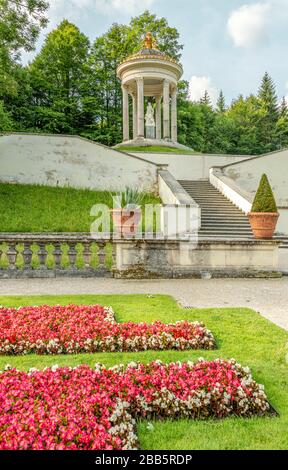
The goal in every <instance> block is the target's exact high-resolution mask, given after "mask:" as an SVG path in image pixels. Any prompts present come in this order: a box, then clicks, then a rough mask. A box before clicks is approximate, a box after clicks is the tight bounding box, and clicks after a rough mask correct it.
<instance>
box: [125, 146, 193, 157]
mask: <svg viewBox="0 0 288 470" xmlns="http://www.w3.org/2000/svg"><path fill="white" fill-rule="evenodd" d="M117 150H120V151H122V152H127V153H129V152H143V153H144V152H145V153H149V152H152V153H176V154H179V155H193V154H195V153H197V154H199V152H194V151H193V150H192V149H191V150H185V149H177V148H173V147H165V146H163V147H161V146H157V145H150V146H148V147H140V146H139V147H137V146H134V147H129V146H128V147H125V146H124V147H119V148H118V149H117Z"/></svg>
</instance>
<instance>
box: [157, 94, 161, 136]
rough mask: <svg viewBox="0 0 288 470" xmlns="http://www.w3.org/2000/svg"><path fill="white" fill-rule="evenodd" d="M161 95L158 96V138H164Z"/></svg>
mask: <svg viewBox="0 0 288 470" xmlns="http://www.w3.org/2000/svg"><path fill="white" fill-rule="evenodd" d="M161 118H162V116H161V96H157V97H156V139H158V140H160V139H161V138H162V119H161Z"/></svg>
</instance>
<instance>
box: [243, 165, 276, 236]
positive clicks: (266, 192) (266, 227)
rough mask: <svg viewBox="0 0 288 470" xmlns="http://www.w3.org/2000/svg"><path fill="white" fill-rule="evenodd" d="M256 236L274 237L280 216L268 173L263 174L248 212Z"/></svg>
mask: <svg viewBox="0 0 288 470" xmlns="http://www.w3.org/2000/svg"><path fill="white" fill-rule="evenodd" d="M248 216H249V220H250V224H251V227H252V230H253V234H254V237H255V238H265V239H266V238H272V237H273V235H274V232H275V228H276V225H277V221H278V218H279V214H278V210H277V205H276V201H275V197H274V194H273V191H272V188H271V186H270V183H269V180H268V178H267V175H265V174H264V175H263V176H262V178H261V181H260V184H259V187H258V190H257V193H256V195H255V198H254V202H253V205H252V209H251V212H250V213H249V214H248Z"/></svg>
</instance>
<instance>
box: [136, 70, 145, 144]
mask: <svg viewBox="0 0 288 470" xmlns="http://www.w3.org/2000/svg"><path fill="white" fill-rule="evenodd" d="M137 111H138V113H137V114H138V126H137V127H138V129H137V137H140V138H144V137H145V125H144V79H143V78H138V79H137Z"/></svg>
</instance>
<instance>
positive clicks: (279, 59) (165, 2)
mask: <svg viewBox="0 0 288 470" xmlns="http://www.w3.org/2000/svg"><path fill="white" fill-rule="evenodd" d="M50 4H51V7H50V10H49V13H48V16H49V19H50V23H49V27H48V30H51V29H52V28H53V27H55V26H56V25H57V24H58V23H59V22H60V21H61V20H62V19H63V18H67V19H69V20H70V21H72V22H74V23H75V24H77V26H78V27H79V28H80V30H81V31H82V32H84V33H85V34H87V35H88V36H89V38H90V39H91V40H93V39H95V37H97V36H99V35H101V34H102V33H104V32H105V31H106V30H107V29H108V28H109V26H110V25H111V24H112V23H113V22H119V23H128V22H129V20H130V18H131V16H134V15H139V14H141V13H142V12H143V11H144V10H145V9H147V8H148V9H149V10H150V11H151V12H153V13H156V14H157V15H158V16H165V17H166V18H167V19H168V21H169V24H170V25H171V26H175V27H176V28H177V29H178V30H179V32H180V40H181V42H182V43H183V44H184V51H183V58H182V64H183V67H184V78H185V79H186V80H188V81H190V90H191V99H198V98H199V97H200V96H201V95H202V94H203V92H204V91H205V89H208V91H209V93H210V95H211V96H212V98H213V99H214V100H215V99H216V96H217V94H218V93H219V90H220V89H223V91H224V94H225V96H226V98H227V101H228V102H229V101H230V100H231V99H232V98H233V97H237V95H239V94H240V93H242V94H244V95H248V94H249V93H255V92H256V90H257V88H258V85H259V82H260V80H261V77H262V76H263V74H264V72H265V71H266V70H267V71H268V72H269V73H270V74H271V75H272V77H273V79H274V81H275V82H276V85H277V91H278V94H279V96H280V97H282V96H287V101H288V61H287V46H288V28H287V25H288V0H50ZM48 30H47V31H48ZM42 42H43V35H42V36H41V38H40V40H39V43H38V47H37V48H38V49H39V47H40V46H41V43H42ZM30 57H31V56H30ZM24 59H26V60H27V56H26V57H24Z"/></svg>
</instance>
